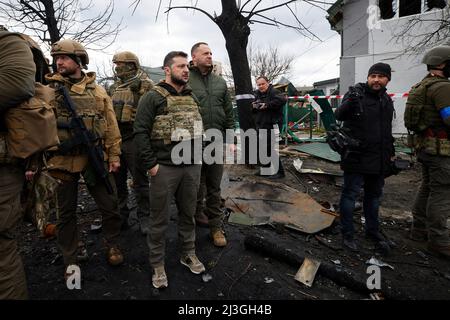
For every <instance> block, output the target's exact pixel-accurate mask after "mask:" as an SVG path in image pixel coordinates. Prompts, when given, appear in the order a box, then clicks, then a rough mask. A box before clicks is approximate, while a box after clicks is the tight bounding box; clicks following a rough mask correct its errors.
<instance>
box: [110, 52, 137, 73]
mask: <svg viewBox="0 0 450 320" xmlns="http://www.w3.org/2000/svg"><path fill="white" fill-rule="evenodd" d="M112 62H114V63H116V62H130V63H134V65H135V66H136V69H139V68H140V67H141V65H140V63H139V58H138V57H137V55H135V54H134V53H133V52H130V51H122V52H117V53H116V54H115V55H114V56H113V59H112Z"/></svg>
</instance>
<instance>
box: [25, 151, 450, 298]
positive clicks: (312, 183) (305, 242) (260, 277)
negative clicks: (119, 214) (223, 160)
mask: <svg viewBox="0 0 450 320" xmlns="http://www.w3.org/2000/svg"><path fill="white" fill-rule="evenodd" d="M293 159H294V158H293V157H283V162H284V164H285V167H286V169H287V175H286V178H284V179H283V180H282V181H280V182H283V183H285V184H287V185H289V186H291V187H293V188H296V189H298V190H299V191H302V192H308V193H309V194H310V195H311V196H312V197H313V198H314V199H315V200H316V201H319V202H330V203H331V204H334V205H335V204H337V203H338V201H339V195H340V191H341V188H340V187H339V186H338V185H339V183H337V184H336V181H335V179H334V178H330V177H326V176H325V177H322V176H319V175H305V174H299V173H296V171H295V169H294V167H293V166H292V160H293ZM304 161H305V165H307V166H309V167H320V168H322V169H332V170H338V166H337V165H335V164H332V163H329V162H325V161H321V160H317V159H315V158H311V157H310V158H307V159H304ZM227 172H228V176H231V177H241V178H242V179H244V180H245V179H262V178H260V177H255V176H254V175H253V174H254V172H255V170H250V169H247V168H246V167H245V166H232V167H228V168H227ZM419 181H420V174H419V165H415V166H414V168H413V169H412V170H410V171H406V172H402V173H401V174H399V175H397V176H393V177H390V178H388V179H387V180H386V186H385V188H384V198H383V201H382V210H381V212H382V228H383V230H384V232H385V234H386V235H387V236H388V237H389V238H390V239H392V240H393V241H394V242H395V244H396V248H395V249H394V250H393V251H392V253H391V254H390V255H389V256H387V257H379V256H378V258H380V259H381V260H383V261H384V262H387V263H389V264H391V265H392V266H393V267H394V270H391V269H389V268H382V274H381V276H382V280H383V286H387V287H388V288H389V289H395V290H398V292H400V294H399V296H397V298H400V299H419V300H422V299H450V267H449V266H450V264H449V262H446V261H444V260H442V259H440V258H436V257H434V256H432V255H430V254H429V253H428V252H427V251H426V248H425V244H423V243H418V242H413V241H411V240H409V239H408V238H407V234H408V230H409V225H410V221H411V212H410V211H411V209H410V208H411V205H412V202H413V199H414V195H415V192H416V189H417V187H418V184H419ZM79 203H80V204H79V208H78V209H79V210H78V211H79V215H78V218H79V219H78V221H79V226H80V232H81V233H80V234H81V238H82V239H83V240H84V241H85V243H86V245H87V250H88V255H89V260H88V261H87V262H83V263H82V264H81V272H82V289H81V290H73V291H70V290H68V289H67V288H66V286H65V281H64V278H63V274H64V265H63V261H62V258H61V256H60V254H59V252H58V249H57V247H56V241H55V239H42V238H40V237H39V236H38V232H37V231H36V230H35V228H34V227H33V226H32V225H31V224H27V223H25V224H24V225H23V227H22V228H21V237H20V248H21V252H22V257H23V258H24V263H25V270H26V274H27V278H28V286H29V293H30V298H31V299H44V300H46V299H50V300H55V299H56V300H59V299H75V300H80V299H83V300H92V299H119V300H135V299H151V300H155V299H163V300H185V299H186V300H224V299H234V300H242V301H244V300H255V299H257V300H322V299H327V300H328V299H338V300H341V299H342V300H347V299H358V300H359V299H370V296H369V294H367V293H362V292H358V291H356V290H353V289H351V288H348V287H346V286H342V285H338V284H337V283H335V282H333V281H331V280H330V279H328V278H326V277H324V276H321V275H320V274H319V275H317V276H316V278H315V280H314V283H313V286H312V287H311V288H309V287H306V286H305V285H303V284H300V283H299V282H297V281H296V280H295V279H294V275H295V274H296V272H297V270H298V267H300V266H296V267H294V266H292V265H288V264H286V263H285V262H281V261H278V260H277V259H274V258H272V257H268V256H265V255H260V254H259V253H256V252H254V251H252V250H248V249H246V247H245V246H244V239H245V237H246V236H247V235H259V236H263V237H264V238H265V239H266V240H268V241H270V242H273V243H276V244H277V245H279V246H280V247H282V248H286V249H290V250H291V251H292V252H294V253H296V254H298V255H299V256H302V257H304V256H306V257H312V258H314V259H317V260H320V261H321V262H322V263H326V264H328V265H331V266H336V267H337V268H341V269H345V270H349V271H351V272H352V274H354V275H355V276H356V277H359V278H362V279H367V277H368V275H367V274H366V270H367V265H366V263H365V262H366V261H367V260H368V259H370V258H371V257H372V256H376V252H375V250H374V247H373V245H372V244H370V243H369V242H367V241H366V240H365V239H364V232H363V231H362V224H361V211H359V212H358V213H357V214H355V224H356V227H357V229H358V234H357V240H358V241H359V243H360V244H361V251H360V253H358V254H354V253H351V252H349V251H346V250H343V249H342V248H341V237H340V234H339V226H338V223H335V224H334V225H333V226H332V227H330V228H328V229H326V230H324V231H322V232H320V233H319V234H317V236H318V237H315V236H310V235H307V234H302V233H300V232H298V231H294V230H291V229H286V228H280V227H277V228H274V227H273V226H258V227H246V226H239V225H231V224H226V225H225V230H226V234H227V238H228V241H229V244H228V246H227V247H225V248H223V249H220V248H216V247H214V246H213V245H212V243H211V241H210V239H209V237H208V229H205V228H201V227H197V242H196V243H197V254H198V256H199V258H200V259H201V260H202V261H203V262H204V264H205V266H206V268H207V271H206V273H207V274H208V275H210V276H211V280H210V281H208V282H205V281H204V280H203V278H202V276H201V275H194V274H192V273H190V272H189V270H188V269H187V268H186V267H184V266H182V265H181V264H180V263H179V255H178V250H177V249H178V248H177V231H176V220H177V216H176V210H175V208H174V207H172V213H171V221H170V227H169V230H168V234H167V253H166V271H167V274H168V279H169V287H168V288H166V289H164V290H160V291H158V290H155V289H153V288H152V286H151V275H150V267H149V264H148V260H147V256H148V248H147V245H146V241H145V237H144V236H142V235H141V234H140V232H138V231H135V230H133V229H129V230H126V231H124V232H123V235H122V240H121V248H122V249H123V252H124V254H125V262H124V264H123V265H121V266H119V267H115V268H113V267H110V266H109V265H107V263H106V261H105V256H104V248H103V246H102V241H101V234H98V233H92V232H91V231H90V226H91V223H93V221H94V220H95V219H98V218H100V215H99V214H98V212H97V211H96V209H95V204H94V203H93V201H92V199H91V198H90V196H88V195H87V194H86V191H85V189H84V186H83V185H81V187H80V200H79ZM382 290H383V288H382Z"/></svg>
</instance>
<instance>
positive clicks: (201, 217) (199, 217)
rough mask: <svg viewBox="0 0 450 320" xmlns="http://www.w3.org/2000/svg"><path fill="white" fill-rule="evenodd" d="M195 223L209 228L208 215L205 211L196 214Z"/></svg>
mask: <svg viewBox="0 0 450 320" xmlns="http://www.w3.org/2000/svg"><path fill="white" fill-rule="evenodd" d="M195 223H196V225H197V226H199V227H204V228H207V227H208V226H209V220H208V217H207V216H206V214H204V213H203V212H199V213H196V214H195Z"/></svg>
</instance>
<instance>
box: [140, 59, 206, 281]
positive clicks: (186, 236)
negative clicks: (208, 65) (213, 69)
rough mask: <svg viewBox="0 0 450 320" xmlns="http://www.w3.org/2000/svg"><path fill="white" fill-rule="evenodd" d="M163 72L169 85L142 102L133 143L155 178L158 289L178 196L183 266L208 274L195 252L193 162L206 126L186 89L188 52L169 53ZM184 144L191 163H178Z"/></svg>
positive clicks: (197, 168) (153, 252) (153, 258)
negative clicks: (172, 207)
mask: <svg viewBox="0 0 450 320" xmlns="http://www.w3.org/2000/svg"><path fill="white" fill-rule="evenodd" d="M164 71H165V75H166V76H165V81H163V82H160V83H158V84H157V85H156V86H155V87H154V88H153V89H152V90H151V91H150V92H148V93H146V94H145V95H144V96H143V97H142V98H141V100H140V102H139V108H138V112H137V115H136V121H135V123H134V140H135V143H136V148H137V150H139V158H140V160H141V161H142V163H143V165H144V166H145V168H147V169H148V175H149V176H150V177H151V178H150V180H151V183H150V232H149V234H148V235H147V242H148V246H149V249H150V259H149V260H150V265H151V267H152V268H153V270H154V273H153V276H152V284H153V286H154V287H155V288H161V287H167V285H168V282H167V276H166V272H165V268H164V256H165V233H166V230H167V227H168V224H169V216H170V214H169V206H170V203H171V200H172V197H173V196H175V201H176V205H177V208H178V234H179V242H180V247H181V261H180V262H181V263H182V264H183V265H185V266H187V267H188V268H189V269H190V270H191V272H193V273H195V274H198V273H201V272H203V271H204V270H205V267H204V266H203V264H202V263H201V262H200V261H199V260H198V258H197V256H196V254H195V223H194V213H195V206H196V199H197V190H198V187H199V184H200V172H201V165H200V164H196V163H195V161H194V160H195V159H192V157H194V154H195V153H196V151H197V154H198V153H201V136H202V129H201V128H200V129H199V130H195V128H196V124H197V125H199V126H200V127H202V118H201V115H200V113H199V109H198V103H197V101H196V99H195V98H194V96H193V94H192V90H191V89H190V88H189V87H188V86H187V82H188V79H189V69H188V61H187V54H186V53H184V52H180V51H172V52H170V53H169V54H168V55H167V56H166V57H165V59H164ZM179 132H180V133H181V132H184V133H183V134H182V135H184V136H185V137H186V139H183V137H182V135H177V133H179ZM193 145H194V146H195V145H198V146H199V149H200V150H193ZM180 146H182V147H183V146H184V147H186V148H190V157H189V159H181V160H182V161H178V160H180V159H175V158H174V156H173V151H174V150H177V149H178V148H179V147H180ZM183 154H184V153H183ZM199 162H200V163H201V157H200V161H199Z"/></svg>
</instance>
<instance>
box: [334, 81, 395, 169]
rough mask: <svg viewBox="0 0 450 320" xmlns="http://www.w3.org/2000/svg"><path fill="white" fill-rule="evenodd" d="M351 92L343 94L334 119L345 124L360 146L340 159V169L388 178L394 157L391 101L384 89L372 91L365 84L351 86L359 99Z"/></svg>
mask: <svg viewBox="0 0 450 320" xmlns="http://www.w3.org/2000/svg"><path fill="white" fill-rule="evenodd" d="M351 91H352V90H351ZM351 91H349V92H347V93H346V94H345V96H344V99H343V101H342V104H341V105H340V106H339V107H338V108H337V109H336V111H335V116H336V119H337V120H339V121H344V128H347V129H348V130H349V135H350V136H351V137H353V138H355V139H358V140H359V141H360V143H361V145H360V147H358V148H354V149H352V150H350V152H349V153H348V154H347V156H346V157H345V158H344V159H342V161H341V168H342V170H344V171H346V172H352V173H361V174H384V175H387V174H389V172H390V163H391V160H390V159H391V157H392V156H394V155H395V149H394V138H393V137H392V119H393V115H394V104H393V102H392V99H391V98H390V97H389V96H388V95H387V93H386V89H383V90H381V91H379V92H375V91H373V90H371V89H370V88H369V86H368V85H367V83H358V84H357V85H356V86H355V87H354V91H355V92H357V93H358V95H359V97H357V96H355V95H354V94H350V92H351Z"/></svg>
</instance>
